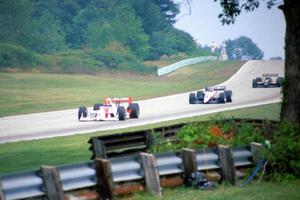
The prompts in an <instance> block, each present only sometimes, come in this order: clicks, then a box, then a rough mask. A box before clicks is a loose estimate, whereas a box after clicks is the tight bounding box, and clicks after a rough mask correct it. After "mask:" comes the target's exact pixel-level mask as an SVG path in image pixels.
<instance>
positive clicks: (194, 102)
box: [189, 93, 196, 104]
mask: <svg viewBox="0 0 300 200" xmlns="http://www.w3.org/2000/svg"><path fill="white" fill-rule="evenodd" d="M189 103H190V104H196V95H195V93H190V96H189Z"/></svg>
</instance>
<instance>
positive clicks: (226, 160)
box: [218, 145, 236, 185]
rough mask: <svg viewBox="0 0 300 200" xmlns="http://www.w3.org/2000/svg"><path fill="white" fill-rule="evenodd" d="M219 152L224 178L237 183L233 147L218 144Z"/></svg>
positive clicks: (233, 183)
mask: <svg viewBox="0 0 300 200" xmlns="http://www.w3.org/2000/svg"><path fill="white" fill-rule="evenodd" d="M218 152H219V153H218V154H219V160H220V165H221V171H222V179H223V180H224V181H226V182H229V183H231V184H232V185H235V181H236V180H235V179H236V177H235V176H236V171H235V166H234V160H233V155H232V152H231V148H230V147H228V146H225V145H219V146H218Z"/></svg>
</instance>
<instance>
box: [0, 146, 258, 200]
mask: <svg viewBox="0 0 300 200" xmlns="http://www.w3.org/2000/svg"><path fill="white" fill-rule="evenodd" d="M195 152H196V162H197V169H198V170H199V171H202V170H210V169H220V168H221V166H220V164H219V155H218V151H217V149H205V150H198V151H195ZM232 156H233V160H234V165H235V167H241V166H248V165H251V164H253V163H252V152H251V150H250V148H249V146H247V147H239V148H233V149H232ZM154 157H155V160H156V162H157V169H158V174H159V176H160V177H162V176H166V175H176V174H177V175H180V174H182V173H183V170H184V164H183V160H182V154H181V152H174V153H159V154H155V155H154ZM110 161H111V169H112V174H113V182H114V183H115V184H117V183H119V182H126V181H134V180H143V179H144V178H145V177H144V171H143V170H142V166H141V161H140V155H134V156H126V157H119V158H113V159H111V160H110ZM56 169H57V170H58V172H59V175H60V180H59V181H60V183H61V187H62V189H63V191H71V190H75V189H84V188H88V187H91V186H95V185H96V184H97V180H96V178H95V174H96V172H95V168H94V161H90V162H86V163H77V164H70V165H62V166H57V167H56ZM1 187H2V188H1ZM1 192H2V194H3V196H4V200H14V199H24V198H31V197H38V196H45V195H46V191H45V186H44V180H43V174H42V171H41V170H36V171H30V172H22V173H14V174H8V175H3V176H1V177H0V196H1Z"/></svg>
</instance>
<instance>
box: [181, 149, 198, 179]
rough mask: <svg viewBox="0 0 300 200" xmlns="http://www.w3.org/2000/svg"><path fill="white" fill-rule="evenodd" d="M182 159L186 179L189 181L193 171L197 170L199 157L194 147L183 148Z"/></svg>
mask: <svg viewBox="0 0 300 200" xmlns="http://www.w3.org/2000/svg"><path fill="white" fill-rule="evenodd" d="M181 152H182V161H183V169H184V179H185V182H187V179H188V178H189V177H191V176H192V173H195V172H197V158H196V151H195V150H193V149H186V148H184V149H182V151H181Z"/></svg>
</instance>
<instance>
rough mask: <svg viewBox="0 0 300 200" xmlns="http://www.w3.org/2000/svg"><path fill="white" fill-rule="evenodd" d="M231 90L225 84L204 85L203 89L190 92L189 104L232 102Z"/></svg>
mask: <svg viewBox="0 0 300 200" xmlns="http://www.w3.org/2000/svg"><path fill="white" fill-rule="evenodd" d="M231 97H232V91H231V90H226V87H225V86H212V87H208V86H206V87H205V89H204V90H200V91H197V92H196V93H194V92H193V93H190V96H189V103H190V104H202V103H204V104H208V103H226V102H232V98H231Z"/></svg>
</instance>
